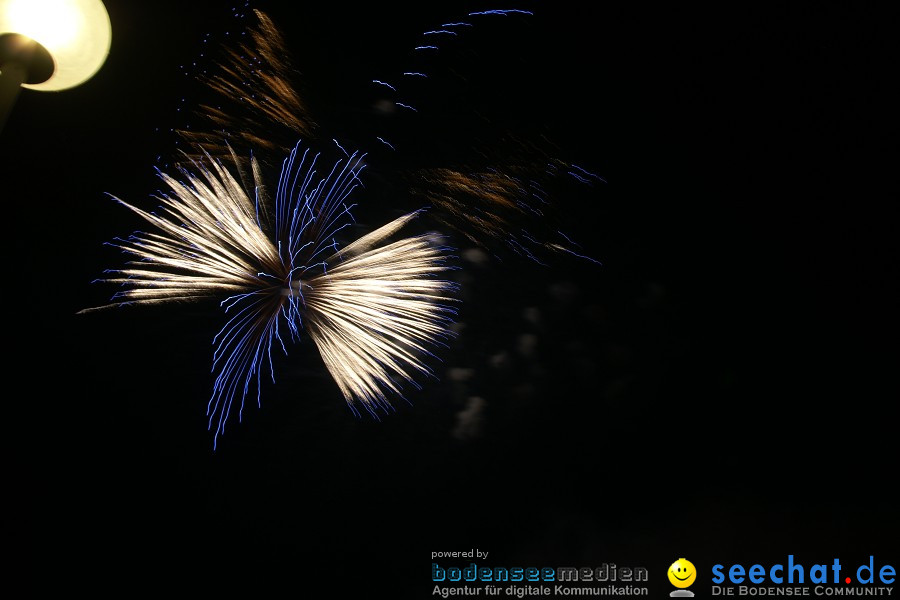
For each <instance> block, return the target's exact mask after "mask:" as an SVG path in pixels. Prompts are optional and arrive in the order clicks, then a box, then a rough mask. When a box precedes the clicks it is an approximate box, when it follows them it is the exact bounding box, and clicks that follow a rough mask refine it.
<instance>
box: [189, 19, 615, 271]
mask: <svg viewBox="0 0 900 600" xmlns="http://www.w3.org/2000/svg"><path fill="white" fill-rule="evenodd" d="M511 15H516V16H519V17H522V18H528V17H530V16H531V15H532V13H531V12H530V11H526V10H515V9H508V10H487V11H479V12H473V13H471V14H469V15H468V17H467V19H469V20H472V21H473V22H475V21H478V20H485V19H487V20H488V21H490V20H496V19H497V17H508V16H511ZM500 20H501V21H505V20H506V19H500ZM479 28H480V27H474V26H473V24H472V23H469V22H452V23H445V24H443V25H441V26H440V27H439V28H436V29H431V30H428V31H425V32H423V33H422V34H421V38H422V39H423V40H428V43H427V44H425V45H420V46H416V47H415V48H414V49H413V52H412V54H413V55H414V56H413V57H412V59H414V64H415V68H416V69H417V70H415V71H412V70H408V71H403V72H398V73H395V74H394V77H393V78H390V79H389V80H388V81H384V80H382V79H373V80H372V81H371V83H372V87H373V88H374V92H377V97H378V100H377V101H376V102H374V104H375V105H376V106H377V107H381V108H380V109H375V110H374V113H377V114H378V115H379V118H378V119H377V124H376V125H374V126H375V127H376V129H377V131H376V133H380V134H381V135H378V136H375V137H370V139H368V140H367V142H368V144H369V146H365V143H366V142H365V141H360V144H361V145H363V146H364V147H370V148H371V149H372V150H373V152H377V151H380V152H384V151H385V148H387V149H389V150H390V151H389V152H388V154H389V156H390V160H391V161H393V165H394V168H393V170H392V172H391V173H389V174H386V173H384V172H380V173H379V175H380V176H381V177H382V178H387V179H390V180H391V181H393V183H394V185H395V187H396V189H397V190H398V192H399V193H398V198H397V200H398V201H404V200H405V201H407V202H409V203H410V205H411V206H423V205H425V206H429V207H430V208H431V209H432V210H430V211H429V216H430V217H431V218H432V219H433V220H434V221H436V222H438V223H440V225H441V227H442V228H443V229H445V230H447V231H454V232H455V233H456V234H457V235H458V236H460V238H461V239H464V240H466V242H468V243H472V244H475V245H477V246H481V247H482V248H485V249H487V250H489V251H490V252H491V253H492V254H496V255H497V256H502V255H503V254H506V253H507V252H510V251H511V252H513V253H515V254H518V255H520V256H524V257H526V258H528V259H531V260H534V261H536V262H543V260H544V257H546V256H550V255H552V254H555V253H568V254H569V255H575V256H578V257H579V258H587V257H585V256H582V255H581V254H579V253H578V252H576V251H575V248H577V245H576V244H574V243H573V242H572V241H571V239H569V238H567V237H566V236H565V235H564V234H562V233H561V232H560V231H559V225H558V223H557V219H556V218H555V217H556V216H557V213H558V212H559V210H558V208H559V207H558V203H557V202H556V197H558V196H562V195H564V194H565V192H560V191H559V190H560V189H565V188H563V187H562V185H564V183H563V182H561V181H560V180H562V179H565V180H568V181H569V182H571V181H574V182H577V183H578V184H584V185H588V186H592V185H595V184H597V183H601V182H603V179H602V178H601V177H599V176H597V175H594V174H592V173H589V172H587V171H584V170H583V169H582V168H581V167H578V166H577V165H574V164H571V163H570V162H568V161H565V160H562V159H560V158H559V157H557V156H554V155H553V154H551V150H550V149H549V148H545V147H544V146H543V145H539V144H538V143H537V142H536V141H534V140H530V139H527V140H526V139H519V138H518V136H516V135H513V134H512V133H511V132H506V131H501V132H499V133H494V134H488V132H487V129H490V127H489V126H488V124H487V123H483V120H484V119H483V117H482V118H478V117H475V116H474V115H469V117H468V118H467V119H465V122H466V123H468V122H469V121H471V124H467V125H466V127H467V128H470V129H472V130H473V131H475V132H477V135H475V134H473V135H472V136H471V139H467V140H466V141H465V142H462V143H460V144H459V145H460V147H461V148H462V151H460V152H456V153H454V155H452V156H447V157H443V158H440V159H436V164H433V165H432V166H428V167H423V166H422V164H420V161H421V160H422V158H423V156H427V155H428V152H429V151H428V149H426V148H423V146H422V143H421V139H420V140H419V141H412V140H410V139H408V135H407V136H401V140H403V141H400V140H397V139H396V138H395V136H394V135H392V134H391V133H388V132H387V131H382V128H383V127H385V125H384V124H382V121H385V122H392V120H390V119H384V117H386V115H387V114H392V115H397V116H398V118H399V119H400V120H403V119H411V120H414V122H415V123H416V125H414V126H413V127H412V128H411V129H412V130H413V131H417V132H419V131H423V130H427V131H428V132H429V133H427V134H426V135H425V139H426V141H428V142H430V141H431V139H433V138H435V137H438V136H441V137H442V136H444V135H446V134H448V133H449V134H451V135H457V134H453V133H452V132H447V131H444V130H441V129H438V130H437V131H436V132H435V133H434V134H432V133H431V132H432V130H433V129H434V128H435V125H436V124H439V123H443V121H444V119H443V118H442V117H443V112H442V111H441V110H436V111H434V112H436V113H437V114H432V111H430V110H428V105H429V102H427V101H426V100H425V99H421V102H422V104H421V105H419V102H416V101H413V100H410V99H408V98H407V97H406V96H407V94H413V95H414V96H415V97H420V96H422V95H425V97H426V98H428V97H429V96H428V93H427V92H424V91H423V90H424V89H431V87H430V85H429V84H435V83H436V82H437V81H439V80H443V79H445V78H447V77H449V76H450V75H448V73H446V72H444V71H446V69H440V68H438V66H437V64H434V63H435V61H434V60H433V59H432V57H431V54H432V52H425V55H423V53H422V52H421V51H423V50H430V51H438V50H440V51H441V52H443V51H444V50H447V51H448V52H450V53H451V54H452V50H453V46H456V45H458V44H460V43H461V42H460V41H461V40H462V39H463V38H464V37H467V36H468V30H471V29H479ZM244 33H246V34H247V35H246V36H242V38H243V39H244V40H245V41H241V42H239V43H237V44H236V45H235V46H233V47H232V46H231V45H226V46H224V47H223V48H222V54H221V56H220V58H219V60H218V61H216V63H215V65H214V66H213V67H212V68H211V70H210V73H211V74H208V75H207V74H205V73H206V72H205V71H204V74H203V75H200V76H199V77H198V79H199V82H200V83H201V84H202V87H201V95H203V96H209V99H208V100H207V101H205V102H201V103H200V104H199V105H198V106H197V107H196V117H197V120H198V123H197V124H198V125H199V126H195V127H192V128H183V129H179V130H178V134H179V137H180V138H181V140H183V141H185V142H187V143H188V144H187V145H188V147H187V148H186V149H185V154H186V156H188V157H190V158H193V159H195V160H196V159H199V158H202V157H203V155H204V154H205V153H209V154H211V155H212V156H215V157H217V158H219V159H220V160H223V161H230V162H231V163H232V164H233V165H234V166H235V167H236V169H237V172H238V173H239V174H240V176H241V178H242V181H248V180H249V177H247V176H246V175H244V173H245V171H246V161H245V160H242V159H240V158H237V157H236V156H235V155H234V154H233V153H232V152H231V149H230V148H231V147H238V148H243V149H246V150H251V149H252V150H253V152H254V153H255V154H256V155H257V156H261V157H263V158H262V161H263V162H267V161H269V160H270V159H268V158H267V157H272V156H277V157H278V160H280V158H281V156H283V153H284V152H286V151H287V150H288V149H289V148H290V146H291V145H292V144H293V143H294V140H295V139H296V138H297V136H298V135H299V136H301V137H304V138H305V139H314V140H316V142H317V143H319V144H320V145H322V146H324V145H330V144H331V143H332V139H331V137H330V135H328V127H327V119H325V121H324V122H321V123H320V122H317V120H316V119H314V114H315V112H316V111H313V110H311V109H310V107H309V106H308V105H307V103H306V102H305V100H304V94H302V93H301V92H300V89H301V88H302V87H303V85H302V81H301V78H300V76H299V73H298V72H297V71H296V70H295V68H294V67H293V66H292V65H293V63H294V61H293V60H292V58H291V56H290V47H289V45H288V44H287V42H286V41H285V36H284V35H283V34H282V33H281V31H280V30H279V28H278V27H277V26H276V24H275V23H274V21H273V20H272V18H270V17H269V16H268V15H267V14H266V13H264V12H262V11H260V10H254V11H253V13H252V17H251V21H250V24H249V25H248V26H247V28H246V30H245V31H244ZM429 66H433V67H434V70H435V71H437V72H436V73H431V72H430V71H429ZM411 68H412V67H411ZM424 71H429V72H424ZM450 72H451V73H452V70H451V71H450ZM385 78H386V79H388V78H387V77H385ZM445 83H446V82H445ZM454 83H459V84H460V85H459V87H466V84H465V82H456V81H455V80H454ZM451 87H452V86H451ZM446 91H447V90H446V88H442V89H441V90H440V91H438V92H432V94H433V95H438V96H442V95H443V94H444V93H445V92H446ZM374 92H373V93H374ZM431 99H432V100H433V99H434V98H431ZM413 104H416V105H419V108H416V106H413ZM366 110H370V111H371V110H372V109H366ZM426 115H428V116H426ZM454 119H455V120H454ZM454 119H451V120H452V121H453V122H458V120H459V117H454ZM482 129H485V131H482ZM263 132H264V133H263ZM371 133H372V132H369V134H366V135H370V134H371ZM393 133H396V134H397V135H398V136H400V135H401V134H400V133H399V132H397V131H394V132H393ZM485 135H486V136H487V137H488V138H491V137H494V136H496V137H498V140H496V141H493V142H489V143H487V144H485V145H483V147H482V145H481V143H480V144H479V146H477V147H476V146H469V144H470V143H471V144H474V143H475V142H474V139H475V138H476V137H477V138H481V137H483V136H485ZM376 141H377V143H375V142H376ZM444 141H446V140H444ZM335 143H337V142H336V141H335ZM338 147H339V148H340V145H338ZM403 157H406V158H403ZM410 157H414V158H415V160H408V159H409V158H410ZM398 161H399V162H398ZM426 162H427V160H426ZM561 184H562V185H561ZM553 188H556V189H557V193H553V191H551V190H552V189H553ZM588 260H591V259H588Z"/></svg>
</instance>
